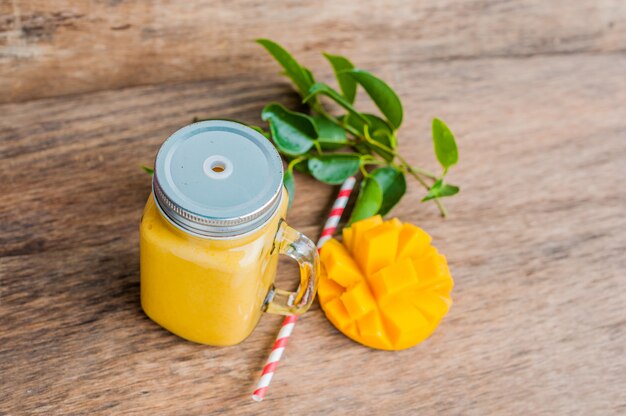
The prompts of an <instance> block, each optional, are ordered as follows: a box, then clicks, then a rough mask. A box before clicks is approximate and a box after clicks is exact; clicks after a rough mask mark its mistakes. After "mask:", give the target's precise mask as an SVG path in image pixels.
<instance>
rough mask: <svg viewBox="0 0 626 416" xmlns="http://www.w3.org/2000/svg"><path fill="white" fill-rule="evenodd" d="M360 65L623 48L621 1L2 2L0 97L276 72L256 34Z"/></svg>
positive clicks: (310, 60)
mask: <svg viewBox="0 0 626 416" xmlns="http://www.w3.org/2000/svg"><path fill="white" fill-rule="evenodd" d="M258 37H269V38H272V39H276V40H277V41H280V42H282V43H284V44H285V45H286V46H287V47H289V49H291V50H292V51H293V52H294V53H295V54H296V55H297V56H298V57H299V58H301V59H302V60H303V61H304V62H305V63H306V64H308V65H311V66H313V67H314V68H317V67H322V66H323V65H325V63H324V62H322V59H321V58H320V57H319V56H318V52H319V51H320V50H328V51H330V52H334V53H345V54H347V55H348V56H350V57H351V58H353V59H354V60H355V62H356V63H357V64H359V65H363V66H368V65H372V63H374V62H385V61H389V62H420V61H432V60H435V61H437V60H451V59H474V58H477V57H495V56H529V55H538V54H549V53H561V54H566V53H581V52H585V53H598V52H616V51H624V45H625V44H626V3H625V2H624V1H622V0H602V1H597V0H577V1H575V2H572V1H569V0H557V1H550V2H546V1H542V0H526V1H524V2H519V1H503V0H476V1H469V2H468V1H463V0H446V1H438V2H423V1H405V0H392V1H386V2H379V1H376V0H362V1H358V2H356V1H355V2H337V1H334V0H320V1H315V2H311V1H309V2H304V1H300V2H289V4H288V5H287V6H279V5H276V4H268V3H265V2H258V1H254V0H238V1H219V0H187V1H182V2H181V1H176V0H161V1H158V2H146V1H142V0H129V1H118V0H102V1H100V0H90V1H82V2H76V1H71V0H57V1H53V2H51V1H46V0H4V1H3V2H0V102H10V101H22V100H28V99H31V98H37V97H50V96H57V95H62V94H72V93H80V92H89V91H95V90H102V89H112V88H120V87H125V86H133V85H140V84H141V85H146V84H157V83H162V82H178V81H185V80H200V79H208V78H213V79H215V78H221V77H225V76H232V75H239V74H241V75H244V74H250V72H251V65H250V63H251V62H253V63H254V72H262V73H266V74H269V73H272V74H273V73H276V72H277V68H276V67H275V66H274V65H273V64H272V63H271V62H270V60H269V59H268V58H267V57H266V56H265V54H264V52H262V51H261V49H260V48H259V47H258V46H256V45H254V44H253V42H252V40H253V39H255V38H258Z"/></svg>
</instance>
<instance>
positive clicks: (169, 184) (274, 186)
mask: <svg viewBox="0 0 626 416" xmlns="http://www.w3.org/2000/svg"><path fill="white" fill-rule="evenodd" d="M282 183H283V165H282V161H281V159H280V155H279V154H278V152H277V151H276V149H275V148H274V146H273V145H272V143H270V141H269V140H268V139H267V138H266V137H264V136H263V135H262V134H261V133H259V132H257V131H256V130H254V129H252V128H250V127H248V126H246V125H244V124H240V123H236V122H233V121H226V120H208V121H202V122H199V123H194V124H191V125H189V126H186V127H184V128H182V129H180V130H178V131H177V132H175V133H174V134H172V135H171V136H170V137H169V138H168V139H167V140H166V141H165V143H163V145H162V146H161V148H160V149H159V152H158V154H157V157H156V162H155V169H154V179H153V188H154V195H155V198H156V201H157V204H158V206H159V207H160V208H161V210H162V211H163V213H164V214H165V215H166V216H167V218H169V219H170V220H171V221H172V222H173V223H174V224H175V225H177V226H179V227H180V228H182V229H184V230H186V231H190V232H193V233H196V234H200V235H203V236H210V237H220V236H222V237H230V236H235V235H239V234H243V233H246V232H248V231H251V230H254V229H255V228H258V227H259V226H261V225H262V224H263V223H265V222H266V221H267V220H268V219H269V218H271V217H272V215H273V214H274V212H275V211H276V209H277V208H278V206H279V205H280V199H281V196H282Z"/></svg>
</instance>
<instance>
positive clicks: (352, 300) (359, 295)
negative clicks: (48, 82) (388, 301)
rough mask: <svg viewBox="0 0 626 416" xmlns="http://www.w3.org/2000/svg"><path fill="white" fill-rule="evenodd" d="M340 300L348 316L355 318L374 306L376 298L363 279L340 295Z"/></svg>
mask: <svg viewBox="0 0 626 416" xmlns="http://www.w3.org/2000/svg"><path fill="white" fill-rule="evenodd" d="M341 301H342V302H343V305H344V306H345V307H346V309H347V310H348V314H349V315H350V318H352V319H353V320H357V319H359V318H361V317H362V316H363V315H365V314H366V313H368V312H370V311H371V310H372V309H375V308H376V300H375V299H374V296H372V293H371V292H370V288H369V286H368V285H367V283H366V282H365V281H361V282H359V283H357V284H356V285H354V286H352V287H351V288H350V289H348V290H346V291H345V292H344V293H343V294H342V295H341Z"/></svg>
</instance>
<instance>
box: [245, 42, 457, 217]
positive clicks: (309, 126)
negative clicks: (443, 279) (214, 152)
mask: <svg viewBox="0 0 626 416" xmlns="http://www.w3.org/2000/svg"><path fill="white" fill-rule="evenodd" d="M257 42H258V43H259V44H261V45H262V46H263V47H264V48H265V49H266V50H267V51H268V52H269V53H270V55H272V56H273V57H274V59H275V60H276V61H277V62H278V63H279V64H280V65H281V66H282V68H283V70H284V75H286V76H287V77H288V78H290V79H291V81H292V82H293V84H294V86H295V89H296V91H297V92H298V93H299V94H300V96H301V97H302V101H303V103H306V104H307V105H308V107H309V110H310V112H309V114H305V113H302V112H297V111H291V110H289V109H287V108H285V107H283V106H282V105H281V104H278V103H270V104H268V105H267V106H265V108H264V109H263V112H262V114H261V117H262V119H263V120H264V121H267V122H268V123H269V128H270V134H269V135H268V134H267V133H265V134H266V136H269V137H271V139H272V140H273V142H274V144H275V145H276V148H277V149H278V151H279V152H280V153H281V154H282V155H283V156H284V157H285V158H286V159H287V160H288V162H289V163H288V165H287V170H286V173H285V179H284V182H285V187H286V188H287V190H288V192H289V203H290V204H291V202H292V200H293V196H294V192H295V181H294V175H293V171H294V169H295V170H298V171H300V172H303V173H307V174H310V175H312V176H313V177H314V178H316V179H317V180H319V181H321V182H324V183H327V184H331V185H336V184H340V183H342V182H343V181H344V180H345V179H347V178H348V177H349V176H352V175H355V174H356V173H358V172H359V171H360V172H361V173H362V174H363V181H362V182H361V186H360V189H359V190H358V197H357V201H356V204H355V207H354V210H353V212H352V216H351V219H350V221H351V222H354V221H357V220H360V219H363V218H367V217H370V216H373V215H376V214H381V215H385V214H387V213H388V212H389V211H390V210H391V209H392V208H393V207H394V206H395V205H396V204H397V203H398V202H399V201H400V199H401V198H402V197H403V195H404V194H405V193H406V179H405V176H406V175H409V176H411V177H413V178H414V179H415V180H416V181H417V182H418V183H419V184H420V185H421V186H422V187H424V188H425V190H426V196H424V198H423V199H422V202H425V201H430V200H433V201H434V202H435V203H436V204H437V206H438V208H439V211H440V212H441V215H442V216H444V217H445V216H446V209H445V208H444V206H443V204H442V202H441V198H444V197H449V196H452V195H454V194H456V193H458V192H459V187H457V186H454V185H450V184H447V183H445V182H444V177H445V175H446V174H447V172H448V170H449V168H450V167H452V166H453V165H455V164H456V163H457V162H458V150H457V145H456V141H455V139H454V135H453V134H452V132H451V131H450V129H449V128H448V126H447V125H446V124H445V123H444V122H443V121H442V120H440V119H438V118H435V119H434V120H433V121H432V138H433V142H434V148H435V155H436V157H437V160H438V161H439V163H440V164H441V166H442V168H443V172H442V173H441V174H439V175H436V174H434V173H432V172H429V171H427V170H425V169H422V168H420V167H417V166H413V165H411V164H410V163H409V162H408V161H407V159H406V158H405V157H404V156H402V155H401V154H400V153H399V152H398V139H397V132H398V129H399V128H400V126H401V125H402V120H403V116H404V115H403V108H402V102H401V101H400V98H399V97H398V95H397V94H396V93H395V92H394V91H393V89H391V87H390V86H389V85H387V84H386V83H385V82H384V81H382V80H381V79H379V78H377V77H376V76H374V75H373V74H371V73H370V72H367V71H364V70H362V69H357V68H355V67H354V65H353V64H352V62H350V61H349V60H348V59H347V58H345V57H343V56H338V55H330V54H324V56H325V58H326V59H327V60H328V61H329V63H330V64H331V66H332V68H333V71H334V73H335V76H336V78H337V82H338V85H339V91H338V90H336V89H334V88H333V87H331V86H330V85H328V84H325V83H322V82H316V81H315V78H314V76H313V73H312V72H311V71H310V70H309V69H308V68H306V67H304V66H302V65H301V64H300V63H299V62H298V61H296V60H295V59H294V57H293V56H292V55H291V54H290V53H289V52H288V51H287V50H285V49H284V48H283V47H282V46H280V45H278V44H277V43H275V42H273V41H271V40H268V39H259V40H258V41H257ZM358 86H361V88H363V90H364V91H365V93H366V94H367V95H368V96H369V98H370V99H371V100H372V101H373V102H374V104H375V105H376V107H377V108H378V110H379V111H380V115H381V116H382V117H381V116H378V115H375V114H369V113H362V112H360V111H358V110H357V109H356V108H355V107H354V102H355V98H356V95H357V89H358ZM322 97H325V99H330V100H332V101H334V102H335V103H336V104H338V105H339V106H340V107H342V108H343V109H344V110H345V113H344V114H342V115H339V116H335V115H332V114H330V113H329V112H328V111H327V110H326V108H325V107H324V105H323V103H322ZM261 131H262V130H261Z"/></svg>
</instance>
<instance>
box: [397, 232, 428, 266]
mask: <svg viewBox="0 0 626 416" xmlns="http://www.w3.org/2000/svg"><path fill="white" fill-rule="evenodd" d="M431 240H432V239H431V237H430V236H429V235H428V234H427V233H426V231H424V230H422V229H421V228H419V227H416V226H415V225H413V224H404V225H403V226H402V229H401V230H400V237H399V238H398V251H397V254H396V258H397V259H398V260H402V259H406V258H418V257H420V255H421V254H422V253H423V252H424V251H425V250H426V249H427V248H428V247H429V246H430V241H431Z"/></svg>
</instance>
